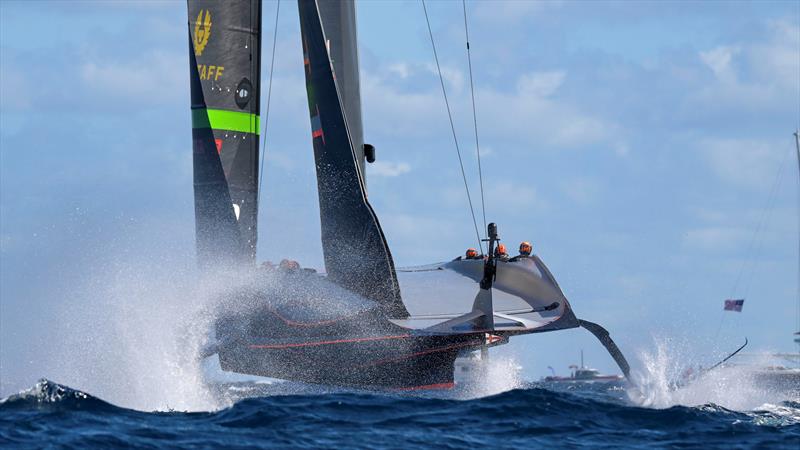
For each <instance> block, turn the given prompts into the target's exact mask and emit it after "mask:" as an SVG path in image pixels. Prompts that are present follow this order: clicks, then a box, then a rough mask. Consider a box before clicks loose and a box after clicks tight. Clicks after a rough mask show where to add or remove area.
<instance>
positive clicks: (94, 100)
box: [0, 0, 800, 395]
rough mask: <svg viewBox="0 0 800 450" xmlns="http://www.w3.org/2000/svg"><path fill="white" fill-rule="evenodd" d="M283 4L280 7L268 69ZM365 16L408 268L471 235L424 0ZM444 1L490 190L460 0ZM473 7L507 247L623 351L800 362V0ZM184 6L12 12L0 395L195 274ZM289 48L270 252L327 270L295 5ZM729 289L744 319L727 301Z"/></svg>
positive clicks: (280, 97)
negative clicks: (539, 268) (114, 310)
mask: <svg viewBox="0 0 800 450" xmlns="http://www.w3.org/2000/svg"><path fill="white" fill-rule="evenodd" d="M275 11H276V3H275V2H271V1H265V3H264V11H263V15H264V18H263V21H264V30H265V33H264V37H263V49H262V51H263V52H264V56H263V57H262V60H263V61H264V63H263V68H262V72H263V74H264V75H266V74H267V73H269V58H268V54H269V53H268V52H270V51H271V50H272V45H273V42H272V30H273V28H272V27H273V25H272V24H273V23H274V20H275ZM357 12H358V25H359V30H358V33H359V42H360V50H359V51H360V63H361V83H362V100H363V116H364V129H365V141H366V142H369V143H371V144H373V145H375V147H376V149H377V160H378V161H377V162H376V163H374V164H372V165H369V166H368V168H367V174H366V178H367V183H368V188H369V196H370V201H371V203H372V205H373V207H374V208H375V210H376V212H377V214H378V216H379V218H380V221H381V224H382V226H383V229H384V231H385V234H386V238H387V240H388V242H389V245H390V247H391V250H392V253H393V255H394V257H395V262H396V264H397V265H398V266H406V265H416V264H425V263H430V262H435V261H442V260H447V259H451V258H452V257H454V256H456V255H458V254H460V253H462V252H463V251H464V249H465V248H466V247H468V246H473V245H474V242H475V236H474V231H473V228H472V221H471V216H470V212H469V207H468V205H467V201H466V196H465V193H464V187H463V182H462V180H461V174H460V170H459V166H458V160H457V156H456V151H455V146H454V143H453V137H452V135H451V132H450V129H449V122H448V117H447V112H446V109H445V105H444V101H443V97H442V93H441V87H440V85H439V79H438V75H437V72H436V67H435V64H434V60H433V53H432V50H431V43H430V39H429V36H428V30H427V28H426V24H425V16H424V14H423V10H422V5H421V4H420V3H419V2H417V1H388V0H387V1H360V2H359V3H358V10H357ZM428 12H429V15H430V20H431V25H432V31H433V35H434V39H435V42H436V46H437V51H438V54H439V57H440V61H441V64H442V70H443V74H444V78H445V84H446V88H447V94H448V97H449V100H450V102H451V106H452V110H453V115H454V121H455V128H456V132H457V137H458V142H459V146H460V148H461V150H462V152H463V156H464V158H465V169H466V171H467V173H468V174H469V185H470V189H471V192H472V195H473V199H474V200H475V199H477V198H479V185H478V172H477V161H476V158H475V140H474V129H473V126H472V120H473V118H472V110H471V103H470V91H469V74H468V71H467V59H466V58H467V55H466V51H465V37H464V21H463V11H462V5H461V2H452V1H439V2H436V1H431V2H429V3H428ZM467 14H468V23H469V33H470V46H471V51H472V65H473V71H474V73H473V75H474V86H475V100H476V109H477V124H478V133H479V137H480V146H481V154H482V161H481V162H482V167H483V178H484V189H485V198H486V216H487V219H488V220H489V221H493V222H496V223H497V224H498V226H499V231H500V235H501V237H502V238H503V239H504V242H506V243H507V244H508V245H509V247H511V248H515V247H516V245H517V243H518V242H519V241H522V240H527V241H531V242H532V243H533V246H534V252H535V253H537V254H538V255H539V256H541V257H542V258H543V259H544V261H545V262H546V263H547V264H548V266H549V267H550V269H551V271H552V272H553V274H554V275H555V277H556V279H557V280H558V281H559V284H560V285H561V287H562V289H563V290H564V292H565V294H566V296H567V298H569V300H570V302H571V304H572V306H573V308H574V310H575V311H576V314H577V315H578V316H579V317H581V318H585V319H588V320H591V321H596V322H599V323H601V324H603V325H604V326H606V327H607V328H608V329H609V330H610V331H611V333H612V336H613V337H614V338H615V339H616V341H617V342H618V343H619V345H620V346H621V347H622V349H623V351H625V352H626V353H627V354H628V356H629V358H630V359H632V360H633V361H634V366H636V365H637V362H636V361H637V360H639V359H641V358H640V356H641V355H642V354H648V353H650V352H652V351H654V348H656V347H657V346H658V343H663V342H668V343H670V344H669V345H673V346H674V348H675V350H674V351H675V352H676V353H682V352H685V353H690V354H694V355H698V358H700V359H701V360H703V358H705V359H704V360H703V361H706V362H707V361H709V360H711V359H713V358H715V357H716V356H717V355H719V354H720V353H721V352H724V351H725V350H727V349H734V348H736V347H738V345H739V343H740V342H741V341H743V340H744V337H745V336H746V337H747V338H749V339H750V342H751V344H750V347H749V350H752V351H757V350H766V351H783V352H789V351H795V347H794V346H793V344H792V333H793V332H795V331H798V329H797V328H798V326H799V325H798V323H797V320H798V312H797V308H798V296H799V295H800V294H799V292H800V290H799V288H798V211H799V209H798V205H799V200H798V197H799V195H800V190H799V189H798V170H797V160H796V156H795V155H794V140H793V137H792V132H793V131H794V130H795V129H796V128H798V127H799V126H800V3H798V2H796V1H759V2H744V1H730V2H723V1H719V2H683V1H681V2H669V1H665V2H650V1H627V2H601V1H597V2H583V1H552V2H544V1H536V2H534V1H530V2H526V1H505V2H502V1H501V2H485V1H468V2H467ZM186 16H187V13H186V5H185V3H184V2H179V1H174V2H173V1H141V2H121V1H114V2H99V1H86V2H70V1H57V2H48V1H24V2H23V1H15V0H2V1H0V394H1V395H6V394H8V393H10V392H12V391H15V390H18V389H21V388H23V387H27V386H30V385H31V384H32V382H33V381H35V379H37V378H39V377H45V376H46V377H50V378H53V377H56V378H57V379H60V378H58V377H59V376H63V377H67V378H68V377H69V373H70V372H69V371H68V370H67V369H65V365H64V358H63V356H64V355H68V358H67V359H75V354H74V347H75V346H76V345H77V346H78V347H80V343H78V344H76V342H78V341H76V340H75V336H76V335H79V336H81V338H80V339H83V340H84V341H81V342H90V341H91V345H89V344H86V345H87V347H86V351H87V352H89V351H103V350H98V349H99V348H102V346H100V345H98V342H97V341H98V340H102V339H100V338H97V336H95V337H92V335H91V333H87V331H86V330H83V329H81V330H76V328H77V327H76V326H72V325H70V324H77V323H81V322H80V321H79V320H77V319H76V316H87V314H84V312H86V311H88V310H89V309H90V310H91V313H92V314H94V315H92V316H91V317H95V316H96V317H98V320H100V321H102V320H103V319H102V318H103V317H104V314H105V313H104V312H103V309H102V305H103V304H104V303H103V302H105V301H114V299H115V298H116V297H113V296H111V297H106V296H105V293H106V292H107V289H108V285H111V284H114V283H118V282H119V280H120V279H122V278H125V277H126V276H128V275H130V272H136V273H137V274H138V275H139V278H136V277H134V279H135V280H137V281H136V282H133V283H131V284H133V285H135V286H134V287H135V288H141V286H142V285H147V284H152V283H154V281H153V280H160V281H159V282H164V283H170V281H169V280H170V278H169V276H167V275H165V274H177V273H186V272H187V271H189V272H190V269H188V268H190V267H193V264H194V263H193V257H194V215H193V196H192V179H191V177H192V169H191V122H190V110H189V84H188V56H187V37H186V21H187V17H186ZM277 36H278V37H277V43H276V62H275V72H274V80H273V96H272V98H271V107H270V111H269V117H268V118H264V115H265V112H264V111H263V110H262V123H264V120H266V125H265V126H263V129H264V130H265V131H264V133H265V134H266V136H265V138H266V140H265V142H266V148H265V149H264V151H265V155H266V159H265V162H266V164H265V168H264V179H263V185H262V187H263V191H262V195H261V201H262V205H261V210H260V213H259V223H260V237H259V243H258V258H259V260H272V261H277V260H280V259H282V258H287V257H288V258H293V259H297V260H299V261H300V262H301V263H302V264H303V265H305V266H311V267H318V268H320V267H321V266H322V251H321V244H320V240H319V216H318V201H317V193H316V180H315V175H314V166H313V153H312V146H311V140H310V130H309V122H308V111H307V109H306V100H305V89H304V83H305V82H304V78H303V66H302V51H301V47H300V39H299V22H298V19H297V6H296V4H295V3H294V2H291V1H284V2H282V3H281V8H280V15H279V18H278V33H277ZM264 94H265V93H264ZM262 105H266V98H265V97H262ZM476 205H479V202H477V201H476ZM476 213H477V214H478V215H479V216H480V214H481V211H480V210H478V211H476ZM125 279H129V278H125ZM165 280H167V281H165ZM182 282H183V281H181V283H182ZM181 283H178V282H176V283H171V284H170V287H169V289H173V288H174V287H175V286H179V285H181ZM169 289H167V290H169ZM134 291H135V292H139V291H136V290H135V289H134ZM145 292H148V293H150V294H152V295H151V296H156V297H157V296H158V295H157V293H158V292H159V291H158V289H155V288H152V286H151V287H150V288H148V289H147V290H145ZM170 292H172V291H170ZM153 293H156V294H153ZM173 294H174V292H173ZM170 295H172V294H170ZM101 297H102V299H101ZM167 297H169V296H167ZM121 298H125V299H126V302H129V303H130V305H133V309H132V310H127V311H135V310H136V309H137V306H136V305H138V304H141V307H139V308H138V309H139V310H142V309H146V308H149V306H148V305H151V304H152V299H150V300H148V301H147V302H145V301H144V300H142V302H141V303H137V301H138V300H139V299H138V298H131V297H130V296H128V297H125V296H124V295H123V296H122V297H121ZM726 298H745V299H746V301H745V306H744V311H743V312H742V313H741V314H736V313H723V311H722V305H723V301H724V299H726ZM87 299H91V301H89V300H87ZM126 304H127V303H126ZM130 305H129V306H130ZM153 314H159V310H158V309H155V310H153ZM130 331H131V330H127V332H130ZM111 333H112V334H113V333H115V332H114V331H111ZM115 336H116V338H119V336H117V335H115ZM65 343H69V345H70V346H71V348H72V349H71V350H65V349H64V345H66V344H65ZM581 349H583V350H585V352H586V355H587V363H588V364H590V365H592V366H595V367H597V368H599V369H601V370H603V371H614V370H615V367H614V365H613V362H612V361H611V359H610V358H609V357H608V356H607V355H606V354H605V352H604V350H603V349H602V348H601V347H600V346H599V344H597V343H596V342H595V341H594V340H593V338H592V337H591V336H590V335H589V334H588V333H587V332H586V331H583V330H571V331H564V332H557V333H547V334H542V335H534V336H526V337H521V338H517V339H515V340H514V341H513V342H512V343H511V344H510V345H508V346H506V348H502V349H501V353H502V354H504V355H511V356H512V357H514V358H515V359H517V360H518V361H519V363H520V364H521V365H522V366H523V368H524V376H525V377H526V378H529V379H537V378H538V377H539V376H543V375H546V374H548V369H547V367H548V366H552V367H554V368H555V369H556V370H557V371H558V372H560V373H562V374H563V373H565V372H566V371H567V369H566V368H567V365H569V364H572V363H575V362H577V360H578V357H579V352H580V350H581ZM104 351H117V349H109V348H106V349H105V350H104ZM59 355H61V356H62V357H59ZM89 387H90V388H91V386H89Z"/></svg>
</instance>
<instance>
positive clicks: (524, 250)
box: [519, 241, 533, 256]
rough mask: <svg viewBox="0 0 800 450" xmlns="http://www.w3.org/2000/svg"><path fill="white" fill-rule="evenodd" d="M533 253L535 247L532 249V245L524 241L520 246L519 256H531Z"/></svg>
mask: <svg viewBox="0 0 800 450" xmlns="http://www.w3.org/2000/svg"><path fill="white" fill-rule="evenodd" d="M532 251H533V247H531V243H530V242H528V241H523V242H522V243H521V244H519V254H520V255H525V256H529V255H530V254H531V252H532Z"/></svg>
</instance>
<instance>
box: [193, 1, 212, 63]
mask: <svg viewBox="0 0 800 450" xmlns="http://www.w3.org/2000/svg"><path fill="white" fill-rule="evenodd" d="M203 12H205V13H206V14H205V18H204V17H203ZM209 37H211V11H209V10H207V9H206V10H202V9H201V10H200V14H198V15H197V21H196V22H195V23H194V39H193V41H194V42H193V44H194V54H195V56H200V55H202V54H203V50H205V48H206V44H208V38H209Z"/></svg>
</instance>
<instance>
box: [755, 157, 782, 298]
mask: <svg viewBox="0 0 800 450" xmlns="http://www.w3.org/2000/svg"><path fill="white" fill-rule="evenodd" d="M788 155H789V153H788V152H785V153H784V155H783V160H782V161H781V165H780V167H779V168H778V173H777V174H776V175H775V182H774V184H773V185H772V192H771V193H770V197H769V199H768V200H767V205H766V207H765V209H764V212H763V213H762V215H761V223H760V224H759V229H761V230H763V228H764V226H765V225H766V223H767V221H768V220H769V218H770V217H771V216H772V210H773V208H774V206H775V201H776V200H777V197H778V190H779V189H780V185H781V182H782V181H783V172H784V168H785V167H786V162H787V160H788ZM756 233H757V234H758V231H757V232H756ZM763 246H764V236H763V234H762V235H760V236H758V242H757V243H756V247H755V253H754V258H753V263H752V264H751V269H750V273H749V274H748V277H747V284H745V288H744V293H745V298H746V296H747V295H748V294H749V293H750V286H751V285H752V283H753V277H754V275H755V272H756V268H757V267H758V264H759V262H760V259H761V249H762V247H763Z"/></svg>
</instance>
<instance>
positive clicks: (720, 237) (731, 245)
mask: <svg viewBox="0 0 800 450" xmlns="http://www.w3.org/2000/svg"><path fill="white" fill-rule="evenodd" d="M751 236H752V232H751V231H747V230H744V229H741V228H734V227H725V226H717V227H705V228H696V229H693V230H689V231H687V232H686V234H685V236H684V238H683V244H684V245H685V246H687V247H689V248H693V249H700V250H712V251H720V250H733V249H743V248H746V246H747V244H748V240H749V239H750V237H751Z"/></svg>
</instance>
